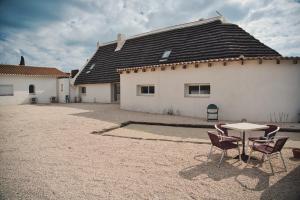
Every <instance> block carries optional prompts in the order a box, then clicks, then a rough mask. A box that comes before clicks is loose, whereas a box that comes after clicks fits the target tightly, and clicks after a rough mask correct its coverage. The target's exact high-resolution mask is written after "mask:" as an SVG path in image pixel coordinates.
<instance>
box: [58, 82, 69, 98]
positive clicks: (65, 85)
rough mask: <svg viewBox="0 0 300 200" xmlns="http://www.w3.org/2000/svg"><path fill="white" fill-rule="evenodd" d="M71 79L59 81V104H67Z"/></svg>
mask: <svg viewBox="0 0 300 200" xmlns="http://www.w3.org/2000/svg"><path fill="white" fill-rule="evenodd" d="M69 86H70V79H69V78H59V79H58V87H57V89H58V101H59V103H66V95H69V97H70V88H69Z"/></svg>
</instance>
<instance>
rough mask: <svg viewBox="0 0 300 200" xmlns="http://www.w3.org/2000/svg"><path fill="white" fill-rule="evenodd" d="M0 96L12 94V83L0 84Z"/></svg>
mask: <svg viewBox="0 0 300 200" xmlns="http://www.w3.org/2000/svg"><path fill="white" fill-rule="evenodd" d="M0 96H14V87H13V85H0Z"/></svg>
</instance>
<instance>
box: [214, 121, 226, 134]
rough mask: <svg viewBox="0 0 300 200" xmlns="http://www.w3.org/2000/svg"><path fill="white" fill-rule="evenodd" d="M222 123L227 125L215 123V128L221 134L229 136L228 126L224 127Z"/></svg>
mask: <svg viewBox="0 0 300 200" xmlns="http://www.w3.org/2000/svg"><path fill="white" fill-rule="evenodd" d="M222 125H225V124H224V123H219V124H215V129H216V130H217V131H218V133H219V134H220V135H223V136H228V130H227V128H224V127H222Z"/></svg>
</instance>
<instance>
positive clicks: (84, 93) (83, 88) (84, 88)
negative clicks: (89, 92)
mask: <svg viewBox="0 0 300 200" xmlns="http://www.w3.org/2000/svg"><path fill="white" fill-rule="evenodd" d="M82 90H84V92H82ZM80 94H83V95H86V87H80Z"/></svg>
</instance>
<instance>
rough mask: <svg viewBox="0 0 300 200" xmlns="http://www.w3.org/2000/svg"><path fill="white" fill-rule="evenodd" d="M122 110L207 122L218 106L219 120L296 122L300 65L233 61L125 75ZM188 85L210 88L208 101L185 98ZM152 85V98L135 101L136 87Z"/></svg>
mask: <svg viewBox="0 0 300 200" xmlns="http://www.w3.org/2000/svg"><path fill="white" fill-rule="evenodd" d="M120 79H121V108H122V109H125V110H134V111H143V112H151V113H164V112H165V111H166V110H167V109H170V108H172V109H173V111H174V112H175V113H180V115H184V116H193V117H202V118H206V108H207V105H208V104H210V103H215V104H217V105H218V106H219V108H220V111H219V112H220V114H219V117H220V119H223V120H241V119H242V118H246V119H247V120H248V121H257V122H259V121H262V122H267V121H270V114H271V113H272V114H271V115H272V118H274V117H273V116H274V113H275V115H276V117H277V118H279V115H280V114H279V113H282V112H283V113H284V114H288V115H289V117H288V121H293V122H296V121H297V120H298V113H299V112H300V66H299V64H293V63H292V61H281V64H276V61H263V64H258V63H257V61H246V62H245V64H244V65H241V64H240V62H230V63H227V66H223V64H222V63H214V64H213V66H212V67H208V66H207V64H201V65H200V66H199V68H195V67H194V65H191V66H188V68H187V69H182V67H181V66H177V67H176V70H171V69H170V67H167V68H166V70H165V71H161V70H160V69H156V71H154V72H152V71H150V69H148V70H147V72H141V70H139V72H138V73H133V72H131V73H129V74H127V73H123V74H121V78H120ZM185 83H210V85H211V94H210V96H209V97H185V94H184V84H185ZM140 84H154V85H155V95H154V96H137V94H136V93H137V89H136V86H137V85H140Z"/></svg>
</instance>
